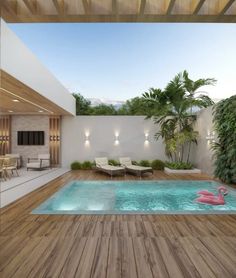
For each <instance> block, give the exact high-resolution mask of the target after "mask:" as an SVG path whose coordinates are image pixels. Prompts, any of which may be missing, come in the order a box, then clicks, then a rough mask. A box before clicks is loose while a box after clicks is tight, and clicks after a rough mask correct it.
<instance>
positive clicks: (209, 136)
mask: <svg viewBox="0 0 236 278" xmlns="http://www.w3.org/2000/svg"><path fill="white" fill-rule="evenodd" d="M206 140H207V142H208V144H211V143H214V142H215V132H214V131H208V132H207V136H206Z"/></svg>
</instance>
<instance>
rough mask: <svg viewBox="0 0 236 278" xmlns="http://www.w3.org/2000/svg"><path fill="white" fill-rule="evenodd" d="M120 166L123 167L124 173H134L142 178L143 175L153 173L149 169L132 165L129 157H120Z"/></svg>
mask: <svg viewBox="0 0 236 278" xmlns="http://www.w3.org/2000/svg"><path fill="white" fill-rule="evenodd" d="M119 160H120V164H121V166H124V167H125V170H126V172H129V173H134V174H136V175H138V176H140V178H141V176H142V174H144V173H153V170H152V168H151V167H143V166H138V165H133V164H132V161H131V159H130V157H120V159H119Z"/></svg>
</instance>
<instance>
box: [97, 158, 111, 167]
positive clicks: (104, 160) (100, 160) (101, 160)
mask: <svg viewBox="0 0 236 278" xmlns="http://www.w3.org/2000/svg"><path fill="white" fill-rule="evenodd" d="M95 163H96V166H98V167H103V166H105V165H108V159H107V157H96V158H95Z"/></svg>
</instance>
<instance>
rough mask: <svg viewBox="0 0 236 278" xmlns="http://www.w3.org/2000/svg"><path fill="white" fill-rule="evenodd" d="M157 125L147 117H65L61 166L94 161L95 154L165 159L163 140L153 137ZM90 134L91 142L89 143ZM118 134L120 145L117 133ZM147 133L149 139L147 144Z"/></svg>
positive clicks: (96, 155)
mask: <svg viewBox="0 0 236 278" xmlns="http://www.w3.org/2000/svg"><path fill="white" fill-rule="evenodd" d="M155 132H157V126H156V125H154V124H153V122H152V121H151V120H145V117H144V116H77V117H73V118H72V117H63V119H62V132H61V134H62V138H61V139H62V140H61V149H62V166H63V167H69V166H70V163H71V162H73V161H74V160H79V161H84V160H91V161H93V160H94V158H95V157H100V156H106V157H108V158H115V159H117V158H119V157H120V156H129V157H131V158H132V159H133V160H141V159H161V160H166V157H165V153H164V145H163V144H162V140H161V139H160V140H159V141H156V140H154V138H153V137H154V134H155ZM86 133H89V144H86V142H85V140H86V135H85V134H86ZM116 133H119V145H115V134H116ZM145 133H148V134H149V142H148V143H147V142H146V143H145Z"/></svg>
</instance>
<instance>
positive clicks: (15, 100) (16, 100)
mask: <svg viewBox="0 0 236 278" xmlns="http://www.w3.org/2000/svg"><path fill="white" fill-rule="evenodd" d="M12 101H14V102H20V101H19V100H18V99H13V100H12Z"/></svg>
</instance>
